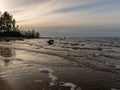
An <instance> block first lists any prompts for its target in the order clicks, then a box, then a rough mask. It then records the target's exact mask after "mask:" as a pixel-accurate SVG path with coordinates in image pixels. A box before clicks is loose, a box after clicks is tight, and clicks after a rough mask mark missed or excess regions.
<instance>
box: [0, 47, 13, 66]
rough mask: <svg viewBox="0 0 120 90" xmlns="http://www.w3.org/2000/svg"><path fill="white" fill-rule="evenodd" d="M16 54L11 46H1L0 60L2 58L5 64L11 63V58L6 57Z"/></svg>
mask: <svg viewBox="0 0 120 90" xmlns="http://www.w3.org/2000/svg"><path fill="white" fill-rule="evenodd" d="M14 55H15V53H14V52H13V51H12V50H11V49H10V48H8V47H3V46H0V60H2V61H0V62H1V63H2V64H4V66H7V65H9V63H10V60H9V59H5V58H9V57H12V56H14Z"/></svg>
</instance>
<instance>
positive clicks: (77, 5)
mask: <svg viewBox="0 0 120 90" xmlns="http://www.w3.org/2000/svg"><path fill="white" fill-rule="evenodd" d="M0 10H1V11H2V12H4V11H8V12H10V13H11V14H12V15H13V16H14V18H15V19H16V20H17V23H18V24H19V25H20V26H21V27H22V28H35V29H39V30H43V29H44V30H54V31H56V30H61V31H62V30H63V31H64V30H68V31H72V30H77V31H82V30H86V32H87V31H89V30H92V29H93V30H99V32H100V30H101V32H102V31H103V32H104V30H105V29H106V30H108V31H112V30H116V32H117V31H119V30H120V0H0ZM106 30H105V31H106ZM112 32H113V31H112Z"/></svg>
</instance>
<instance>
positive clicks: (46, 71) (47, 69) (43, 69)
mask: <svg viewBox="0 0 120 90" xmlns="http://www.w3.org/2000/svg"><path fill="white" fill-rule="evenodd" d="M39 71H40V72H43V73H53V72H54V71H53V70H52V69H50V68H40V69H39Z"/></svg>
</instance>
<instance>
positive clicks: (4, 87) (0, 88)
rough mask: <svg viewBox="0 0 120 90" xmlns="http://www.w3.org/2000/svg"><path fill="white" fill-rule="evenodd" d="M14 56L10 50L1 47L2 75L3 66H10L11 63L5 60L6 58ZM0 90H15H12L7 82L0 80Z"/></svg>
mask: <svg viewBox="0 0 120 90" xmlns="http://www.w3.org/2000/svg"><path fill="white" fill-rule="evenodd" d="M12 56H13V52H12V50H11V49H10V48H7V47H2V46H0V73H1V68H2V66H8V65H9V62H10V61H9V60H4V58H7V57H12ZM0 76H1V75H0ZM0 90H14V89H12V88H11V86H10V85H9V84H8V83H7V81H5V80H3V79H2V78H0Z"/></svg>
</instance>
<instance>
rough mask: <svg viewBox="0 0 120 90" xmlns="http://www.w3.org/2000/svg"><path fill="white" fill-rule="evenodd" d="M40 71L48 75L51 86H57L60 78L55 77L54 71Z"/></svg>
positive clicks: (48, 69)
mask: <svg viewBox="0 0 120 90" xmlns="http://www.w3.org/2000/svg"><path fill="white" fill-rule="evenodd" d="M39 71H40V72H43V73H48V77H49V78H50V79H51V82H50V86H54V85H57V80H58V78H57V77H56V76H54V75H53V72H54V71H53V70H52V69H50V68H40V69H39Z"/></svg>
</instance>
